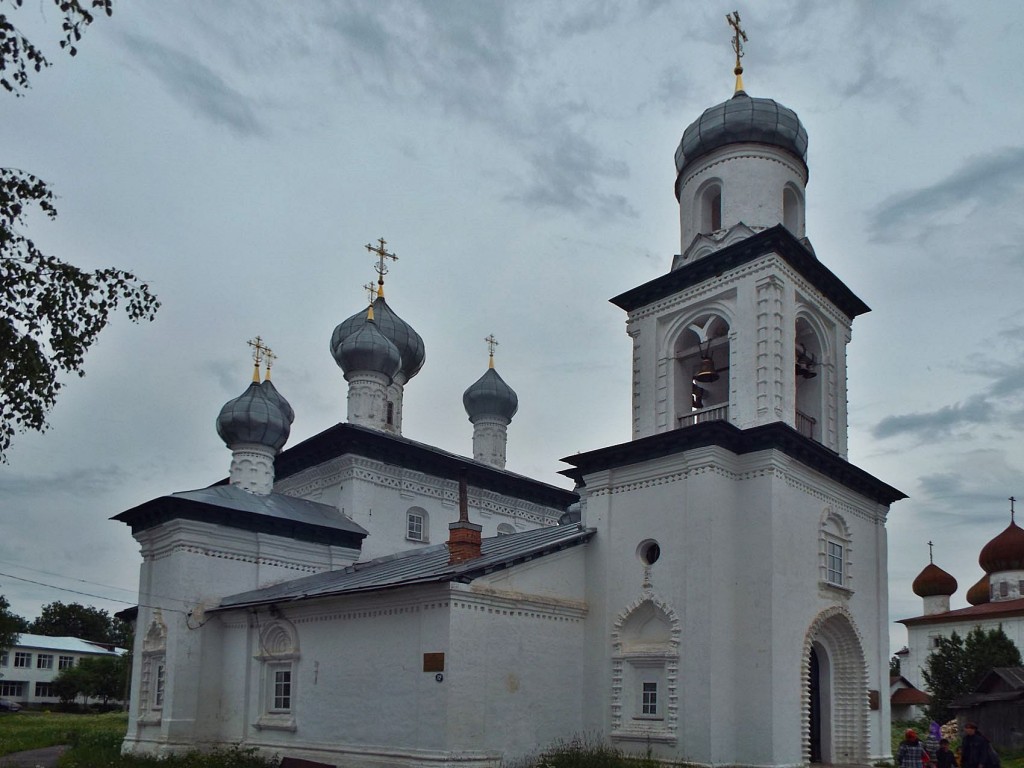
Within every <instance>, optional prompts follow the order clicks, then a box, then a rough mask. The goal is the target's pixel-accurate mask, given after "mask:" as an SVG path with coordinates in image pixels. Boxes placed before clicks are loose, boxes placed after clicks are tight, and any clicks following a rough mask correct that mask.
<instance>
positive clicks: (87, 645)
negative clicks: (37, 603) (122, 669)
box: [14, 632, 127, 656]
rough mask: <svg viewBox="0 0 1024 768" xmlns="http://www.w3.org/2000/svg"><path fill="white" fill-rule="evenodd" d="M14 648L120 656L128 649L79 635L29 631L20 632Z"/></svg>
mask: <svg viewBox="0 0 1024 768" xmlns="http://www.w3.org/2000/svg"><path fill="white" fill-rule="evenodd" d="M14 648H31V649H32V650H40V651H67V652H68V653H89V654H92V655H94V656H120V655H122V654H124V653H127V651H126V650H125V649H124V648H118V649H117V650H113V651H111V650H108V649H107V648H106V647H104V646H102V645H99V644H98V643H91V642H89V641H88V640H82V639H81V638H78V637H50V636H48V635H33V634H29V633H28V632H21V633H19V634H18V642H17V643H16V644H15V645H14Z"/></svg>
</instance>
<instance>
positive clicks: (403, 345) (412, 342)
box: [331, 296, 427, 381]
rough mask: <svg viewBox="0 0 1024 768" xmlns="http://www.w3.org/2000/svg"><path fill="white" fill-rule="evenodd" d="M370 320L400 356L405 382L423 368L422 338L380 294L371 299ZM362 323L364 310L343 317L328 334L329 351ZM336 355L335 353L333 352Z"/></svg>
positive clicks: (425, 357)
mask: <svg viewBox="0 0 1024 768" xmlns="http://www.w3.org/2000/svg"><path fill="white" fill-rule="evenodd" d="M373 321H374V322H375V323H376V324H377V328H378V329H379V330H380V332H381V333H383V334H384V336H385V337H386V338H387V339H388V341H390V342H391V343H392V344H394V345H395V346H396V347H398V352H399V354H400V355H401V356H402V368H401V370H402V373H404V374H405V380H406V381H408V380H409V379H411V378H412V377H413V376H415V375H416V374H417V373H419V371H420V368H422V367H423V363H424V362H425V361H426V359H427V351H426V347H425V346H424V344H423V337H421V336H420V335H419V334H418V333H416V331H415V329H414V328H413V327H412V326H411V325H409V324H408V323H407V322H405V320H403V319H402V318H400V317H399V316H398V315H397V314H395V311H394V310H393V309H391V307H390V306H388V303H387V302H386V301H385V300H384V297H383V296H378V297H377V298H376V300H374V302H373ZM365 323H366V310H365V309H364V310H362V311H360V312H356V313H355V314H354V315H352V316H351V317H349V318H348V319H346V320H343V321H342V322H341V323H340V324H339V325H338V326H337V327H336V328H335V329H334V333H333V334H332V336H331V352H332V353H334V350H336V349H338V348H339V347H340V346H341V343H342V342H343V341H344V340H345V339H347V338H348V337H349V336H351V335H352V334H353V333H355V332H356V331H357V330H358V329H359V328H361V327H362V326H363V325H364V324H365ZM335 357H337V355H335Z"/></svg>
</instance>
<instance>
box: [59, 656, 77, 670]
mask: <svg viewBox="0 0 1024 768" xmlns="http://www.w3.org/2000/svg"><path fill="white" fill-rule="evenodd" d="M74 666H75V657H74V656H58V657H57V669H58V670H62V669H73V668H74Z"/></svg>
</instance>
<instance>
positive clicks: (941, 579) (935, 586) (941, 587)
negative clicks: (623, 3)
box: [913, 563, 956, 597]
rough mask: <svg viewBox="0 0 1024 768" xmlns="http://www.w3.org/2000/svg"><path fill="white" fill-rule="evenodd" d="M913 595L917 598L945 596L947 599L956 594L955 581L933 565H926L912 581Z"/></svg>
mask: <svg viewBox="0 0 1024 768" xmlns="http://www.w3.org/2000/svg"><path fill="white" fill-rule="evenodd" d="M913 589H914V594H915V595H917V596H918V597H933V596H935V595H945V596H946V597H949V596H950V595H952V594H953V593H954V592H956V579H954V578H953V577H952V576H951V575H950V574H948V573H946V572H945V571H944V570H942V569H941V568H939V566H937V565H936V564H935V563H928V565H926V566H925V567H924V570H923V571H921V572H920V573H919V574H917V578H916V579H914V585H913Z"/></svg>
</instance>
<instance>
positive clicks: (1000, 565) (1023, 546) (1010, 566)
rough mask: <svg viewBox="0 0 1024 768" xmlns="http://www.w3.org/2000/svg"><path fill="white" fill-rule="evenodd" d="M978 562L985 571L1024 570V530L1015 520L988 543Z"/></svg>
mask: <svg viewBox="0 0 1024 768" xmlns="http://www.w3.org/2000/svg"><path fill="white" fill-rule="evenodd" d="M978 564H979V565H981V567H982V569H983V570H984V571H985V573H998V572H999V571H1021V570H1024V530H1022V529H1021V527H1020V526H1019V525H1017V524H1016V523H1015V522H1012V521H1011V522H1010V525H1009V526H1008V527H1007V528H1006V530H1005V531H1003V532H1002V533H1000V534H999V535H998V536H996V537H995V538H994V539H992V541H990V542H989V543H988V544H986V545H985V546H984V547H983V548H982V550H981V555H979V556H978Z"/></svg>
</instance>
